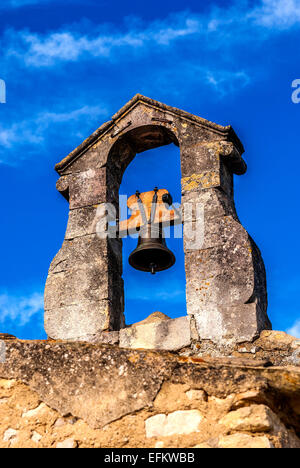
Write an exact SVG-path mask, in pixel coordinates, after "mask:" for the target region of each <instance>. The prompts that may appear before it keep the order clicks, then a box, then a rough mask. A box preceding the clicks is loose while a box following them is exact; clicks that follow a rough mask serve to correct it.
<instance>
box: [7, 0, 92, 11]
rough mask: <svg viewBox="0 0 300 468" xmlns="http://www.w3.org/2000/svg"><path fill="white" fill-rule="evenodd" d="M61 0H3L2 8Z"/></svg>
mask: <svg viewBox="0 0 300 468" xmlns="http://www.w3.org/2000/svg"><path fill="white" fill-rule="evenodd" d="M58 1H59V0H56V1H55V0H1V3H0V10H9V9H15V8H22V7H27V6H30V5H44V4H48V3H49V4H50V3H52V4H53V3H54V4H55V3H58ZM84 1H86V0H64V3H70V2H72V3H78V2H80V3H83V2H84Z"/></svg>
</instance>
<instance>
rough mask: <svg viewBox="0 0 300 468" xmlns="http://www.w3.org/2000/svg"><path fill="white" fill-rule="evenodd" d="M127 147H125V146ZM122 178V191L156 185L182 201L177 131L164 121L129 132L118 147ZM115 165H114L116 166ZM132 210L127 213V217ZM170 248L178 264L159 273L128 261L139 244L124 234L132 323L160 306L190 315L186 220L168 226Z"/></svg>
mask: <svg viewBox="0 0 300 468" xmlns="http://www.w3.org/2000/svg"><path fill="white" fill-rule="evenodd" d="M121 148H122V149H121ZM112 158H113V160H114V166H115V167H116V166H117V167H118V168H119V170H120V172H119V174H117V177H118V183H120V182H121V184H120V190H119V195H126V196H127V197H129V196H131V195H133V194H134V193H135V192H136V191H137V190H139V191H140V192H147V191H151V190H153V189H154V187H158V188H162V189H163V188H164V189H167V190H169V192H170V193H171V195H172V197H173V201H174V202H175V203H181V168H180V150H179V147H178V142H177V140H176V137H175V136H174V135H173V134H172V133H171V132H170V131H169V130H166V129H165V128H164V127H160V126H147V127H139V128H138V129H135V130H132V131H131V132H128V133H127V134H125V136H123V137H122V138H120V139H119V140H118V142H117V144H116V147H115V149H114V151H113V152H112ZM111 167H112V166H111ZM124 214H125V219H126V218H128V217H130V214H131V213H130V211H128V212H127V213H121V219H122V218H123V219H124ZM165 234H166V242H167V246H168V248H169V249H171V250H172V252H173V253H174V254H175V256H176V263H175V265H174V266H173V267H172V268H170V269H168V270H165V271H162V272H159V273H157V274H156V275H151V274H149V273H144V272H141V271H137V270H135V269H134V268H132V267H131V266H130V265H129V263H128V258H129V255H130V253H131V252H132V251H133V250H134V249H135V248H136V246H137V236H135V237H134V238H133V237H130V236H128V237H126V238H123V279H124V290H125V318H126V323H127V324H131V323H135V322H139V321H141V320H143V319H145V318H146V317H147V316H149V315H150V314H151V313H153V312H156V311H160V312H162V313H164V314H166V315H168V316H169V317H171V318H176V317H181V316H184V315H186V293H185V290H186V280H185V266H184V251H183V237H182V226H176V227H171V228H169V229H167V230H166V231H165Z"/></svg>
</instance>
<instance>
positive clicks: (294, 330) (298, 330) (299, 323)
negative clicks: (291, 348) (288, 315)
mask: <svg viewBox="0 0 300 468" xmlns="http://www.w3.org/2000/svg"><path fill="white" fill-rule="evenodd" d="M286 332H287V333H288V334H289V335H292V336H295V337H296V338H300V319H298V320H296V322H295V323H294V325H292V326H291V328H289V329H288V330H287V331H286Z"/></svg>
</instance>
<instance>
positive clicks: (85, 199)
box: [69, 168, 107, 210]
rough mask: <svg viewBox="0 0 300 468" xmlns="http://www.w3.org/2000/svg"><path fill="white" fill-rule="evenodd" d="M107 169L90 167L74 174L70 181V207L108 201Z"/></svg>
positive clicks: (80, 206)
mask: <svg viewBox="0 0 300 468" xmlns="http://www.w3.org/2000/svg"><path fill="white" fill-rule="evenodd" d="M106 184H107V182H106V170H105V169H104V168H101V169H94V168H93V169H88V170H87V171H84V172H79V173H77V174H73V175H72V179H71V183H70V189H69V191H70V209H71V210H72V209H74V208H82V207H83V206H91V205H96V204H99V203H105V202H106V201H107V198H106V191H107V185H106Z"/></svg>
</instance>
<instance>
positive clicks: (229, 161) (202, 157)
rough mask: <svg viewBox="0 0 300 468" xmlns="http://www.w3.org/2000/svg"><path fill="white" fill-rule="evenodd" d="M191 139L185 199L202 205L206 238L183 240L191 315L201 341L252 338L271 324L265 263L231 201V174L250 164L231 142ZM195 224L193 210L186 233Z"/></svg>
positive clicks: (187, 149)
mask: <svg viewBox="0 0 300 468" xmlns="http://www.w3.org/2000/svg"><path fill="white" fill-rule="evenodd" d="M191 143H192V144H191V145H189V143H188V142H185V148H184V154H183V156H182V168H183V170H182V172H183V179H182V203H183V205H184V204H185V203H193V204H194V205H196V204H199V205H200V206H202V207H203V213H204V219H203V220H200V224H198V229H199V226H202V228H203V229H204V239H203V245H202V246H201V248H196V249H194V248H193V245H192V244H191V243H190V242H189V240H188V239H186V238H185V265H186V283H187V291H186V292H187V310H188V314H189V315H191V316H192V317H194V318H195V322H196V328H197V331H198V334H199V337H200V339H201V340H211V341H213V342H215V343H218V344H230V343H236V342H244V341H251V340H253V339H254V338H255V337H257V336H258V334H259V333H260V331H261V330H263V329H266V328H270V327H271V324H270V322H269V319H268V316H267V312H266V311H267V294H266V274H265V268H264V263H263V260H262V257H261V254H260V251H259V249H258V247H257V246H256V244H255V243H254V241H253V240H252V239H251V238H250V236H249V235H248V233H247V232H246V230H245V229H244V228H243V226H242V225H241V224H240V222H239V219H238V217H237V214H236V210H235V205H234V199H233V173H236V174H242V173H244V172H245V171H246V165H245V163H244V161H243V160H242V158H241V154H240V153H239V151H238V149H237V148H236V147H235V146H234V144H233V143H231V142H222V141H219V142H203V141H202V142H201V141H199V144H198V145H195V144H194V143H193V141H191ZM199 213H200V214H201V215H202V212H201V210H198V216H199ZM202 221H203V223H202ZM196 222H197V211H196V210H194V211H193V215H192V217H190V218H189V219H187V220H186V221H185V231H186V232H187V231H188V229H190V230H192V229H196Z"/></svg>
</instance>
